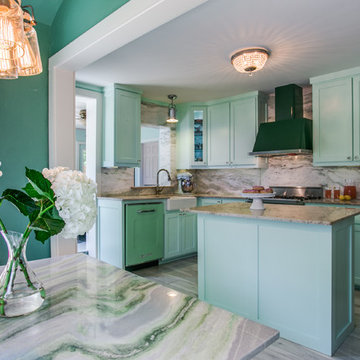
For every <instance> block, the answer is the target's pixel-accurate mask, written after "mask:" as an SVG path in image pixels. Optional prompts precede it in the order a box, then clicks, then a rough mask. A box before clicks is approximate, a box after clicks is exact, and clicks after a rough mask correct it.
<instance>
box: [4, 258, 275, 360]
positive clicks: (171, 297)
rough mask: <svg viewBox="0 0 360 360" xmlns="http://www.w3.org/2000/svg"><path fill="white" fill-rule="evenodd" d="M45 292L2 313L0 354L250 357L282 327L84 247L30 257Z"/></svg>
mask: <svg viewBox="0 0 360 360" xmlns="http://www.w3.org/2000/svg"><path fill="white" fill-rule="evenodd" d="M32 266H33V267H34V269H35V270H36V273H37V275H38V276H39V278H40V279H41V280H42V281H43V283H44V287H45V289H46V291H47V297H46V300H45V302H44V304H43V306H42V307H41V308H40V309H39V310H38V311H36V312H34V313H32V314H30V315H28V316H23V317H18V318H11V319H5V318H0V349H1V351H0V359H1V360H10V359H27V360H30V359H120V358H122V359H125V358H126V359H133V358H136V359H146V360H151V359H156V360H160V359H163V360H169V359H173V360H176V359H179V360H180V359H181V360H183V359H187V360H192V359H194V360H195V359H196V360H199V359H218V360H226V359H227V360H235V359H236V360H239V359H250V358H251V357H253V356H254V355H255V354H257V353H258V352H260V351H261V350H263V349H264V348H265V347H266V346H268V345H270V344H271V343H272V342H273V341H275V340H276V339H277V338H278V336H279V332H278V331H276V330H274V329H270V328H268V327H266V326H263V325H261V324H257V323H255V322H253V321H250V320H248V319H244V318H242V317H240V316H238V315H235V314H232V313H230V312H228V311H226V310H223V309H219V308H216V307H214V306H211V305H209V304H206V303H204V302H202V301H199V300H198V299H197V298H195V297H192V296H189V295H185V294H182V293H179V292H177V291H175V290H172V289H169V288H166V287H164V286H161V285H159V284H156V283H153V282H151V281H149V280H146V279H144V278H141V277H139V276H136V275H134V274H131V273H129V272H127V271H124V270H121V269H118V268H116V267H114V266H112V265H109V264H106V263H103V262H100V261H98V260H95V259H93V258H90V257H89V256H85V255H83V254H78V255H71V256H65V257H57V258H53V259H44V260H38V261H36V262H33V263H32Z"/></svg>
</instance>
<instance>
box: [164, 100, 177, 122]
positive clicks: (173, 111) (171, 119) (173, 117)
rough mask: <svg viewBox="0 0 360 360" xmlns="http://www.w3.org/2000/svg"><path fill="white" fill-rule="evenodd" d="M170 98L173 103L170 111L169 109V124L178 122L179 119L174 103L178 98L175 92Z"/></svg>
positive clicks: (170, 105)
mask: <svg viewBox="0 0 360 360" xmlns="http://www.w3.org/2000/svg"><path fill="white" fill-rule="evenodd" d="M168 98H169V100H171V104H169V111H168V119H167V120H166V122H167V123H168V124H176V123H177V122H178V121H179V120H177V119H176V106H175V104H174V100H176V99H177V96H176V95H174V94H170V95H168Z"/></svg>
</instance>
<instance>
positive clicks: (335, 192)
mask: <svg viewBox="0 0 360 360" xmlns="http://www.w3.org/2000/svg"><path fill="white" fill-rule="evenodd" d="M333 195H334V200H337V199H339V197H340V186H334V189H333Z"/></svg>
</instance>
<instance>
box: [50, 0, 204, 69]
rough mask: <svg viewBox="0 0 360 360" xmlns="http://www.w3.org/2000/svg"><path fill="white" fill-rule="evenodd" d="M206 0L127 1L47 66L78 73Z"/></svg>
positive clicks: (59, 53)
mask: <svg viewBox="0 0 360 360" xmlns="http://www.w3.org/2000/svg"><path fill="white" fill-rule="evenodd" d="M207 1H208V0H131V1H129V2H127V3H126V4H125V5H123V6H122V7H120V8H119V9H118V10H116V11H114V12H113V13H112V14H110V15H109V16H108V17H106V18H105V19H104V20H102V21H101V22H99V23H98V24H96V25H95V26H93V27H92V28H91V29H89V30H88V31H86V32H85V33H84V34H82V35H81V36H79V37H78V38H76V39H75V40H74V41H72V42H71V43H70V44H69V45H67V46H66V47H65V48H63V49H62V50H60V51H59V52H58V53H56V54H55V55H53V56H52V57H51V58H50V59H49V60H50V67H52V66H61V67H64V68H66V69H68V70H73V71H76V70H79V69H81V68H83V67H85V66H87V65H89V64H91V63H93V62H94V61H96V60H98V59H100V58H102V57H104V56H105V55H107V54H110V53H111V52H113V51H114V50H116V49H119V48H121V47H122V46H124V45H126V44H128V43H130V42H131V41H133V40H135V39H138V38H139V37H141V36H142V35H144V34H146V33H148V32H150V31H152V30H154V29H156V28H157V27H159V26H161V25H163V24H165V23H167V22H169V21H171V20H173V19H175V18H177V17H178V16H180V15H182V14H184V13H186V12H188V11H190V10H192V9H194V8H195V7H197V6H199V5H201V4H203V3H205V2H207Z"/></svg>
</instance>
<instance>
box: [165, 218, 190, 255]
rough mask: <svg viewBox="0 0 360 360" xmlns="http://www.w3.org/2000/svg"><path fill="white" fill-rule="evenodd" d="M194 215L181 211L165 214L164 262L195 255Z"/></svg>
mask: <svg viewBox="0 0 360 360" xmlns="http://www.w3.org/2000/svg"><path fill="white" fill-rule="evenodd" d="M196 220H197V219H196V214H191V213H186V212H182V211H180V212H179V211H176V212H169V213H167V214H165V249H164V260H169V259H172V258H177V257H181V256H185V255H188V254H193V253H196V251H197V221H196Z"/></svg>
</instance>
